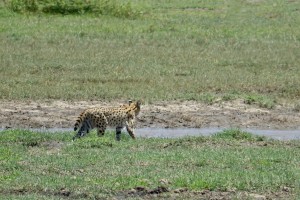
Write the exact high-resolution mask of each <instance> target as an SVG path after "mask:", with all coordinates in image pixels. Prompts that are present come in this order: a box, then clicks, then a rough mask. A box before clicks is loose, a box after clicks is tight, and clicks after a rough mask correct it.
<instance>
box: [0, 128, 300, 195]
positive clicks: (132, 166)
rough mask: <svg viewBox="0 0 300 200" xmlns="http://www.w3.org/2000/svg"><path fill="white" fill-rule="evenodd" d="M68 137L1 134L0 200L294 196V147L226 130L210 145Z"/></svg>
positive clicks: (197, 140)
mask: <svg viewBox="0 0 300 200" xmlns="http://www.w3.org/2000/svg"><path fill="white" fill-rule="evenodd" d="M72 134H73V133H70V132H66V133H36V132H30V131H21V130H8V131H3V132H1V134H0V183H1V184H0V197H1V198H4V199H49V198H50V199H56V198H63V196H64V195H63V194H64V193H63V191H67V192H68V193H69V194H68V195H69V196H68V197H69V198H72V199H73V198H88V199H99V198H108V197H114V196H118V195H120V194H123V193H126V191H129V190H130V189H132V188H136V187H143V188H149V190H150V189H153V188H157V187H159V186H161V184H162V183H161V180H162V179H163V180H165V182H168V184H167V186H166V187H167V188H168V190H169V191H173V190H175V189H178V188H187V190H188V191H190V192H193V191H201V190H205V189H208V190H212V191H230V190H232V189H233V188H234V189H235V190H236V191H238V192H243V191H245V192H249V193H258V194H269V193H270V192H271V193H272V192H277V191H280V188H282V187H288V188H291V190H292V191H290V195H297V194H298V193H297V192H299V191H298V189H299V184H300V183H299V180H300V171H299V164H300V153H299V148H300V143H299V141H298V140H297V141H290V142H283V141H274V140H268V139H266V138H262V137H257V136H253V135H250V134H249V133H244V132H241V131H239V130H226V131H224V132H222V133H218V134H216V135H214V136H211V137H186V138H181V139H157V138H156V139H144V138H138V139H137V140H135V141H134V140H132V139H130V137H129V136H127V135H125V134H124V135H123V138H122V141H121V142H116V141H115V140H114V134H112V133H107V134H106V135H105V136H104V137H102V138H98V137H97V136H96V134H95V132H92V133H91V134H90V135H88V136H87V137H84V138H82V139H80V140H76V141H75V142H72V141H71V138H72Z"/></svg>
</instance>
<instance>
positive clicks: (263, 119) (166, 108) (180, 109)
mask: <svg viewBox="0 0 300 200" xmlns="http://www.w3.org/2000/svg"><path fill="white" fill-rule="evenodd" d="M124 103H126V101H119V102H117V101H116V102H102V101H72V102H71V101H40V102H38V101H1V102H0V128H3V129H5V128H70V129H72V127H73V124H74V122H75V119H76V117H77V116H78V115H79V113H80V112H81V111H82V110H84V109H86V108H89V107H98V106H119V105H121V104H124ZM137 127H138V128H143V127H160V128H161V127H165V128H176V127H181V128H182V127H187V128H208V127H214V128H216V127H220V128H259V129H300V112H298V111H296V110H295V109H293V106H283V105H277V106H276V107H275V108H273V109H266V108H260V107H258V106H256V105H248V104H245V103H244V102H243V100H235V101H232V102H216V103H214V104H212V105H207V104H204V103H199V102H194V101H181V102H179V101H172V102H154V103H152V104H147V103H146V104H145V105H143V106H142V111H141V113H140V115H139V116H138V122H137Z"/></svg>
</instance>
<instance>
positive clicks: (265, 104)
mask: <svg viewBox="0 0 300 200" xmlns="http://www.w3.org/2000/svg"><path fill="white" fill-rule="evenodd" d="M244 102H245V103H246V104H249V105H252V104H256V105H258V106H259V107H261V108H268V109H272V108H274V107H275V105H276V100H275V99H271V98H268V97H265V96H262V95H253V94H249V95H247V96H246V97H245V99H244Z"/></svg>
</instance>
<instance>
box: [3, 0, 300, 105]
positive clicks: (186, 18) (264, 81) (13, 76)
mask: <svg viewBox="0 0 300 200" xmlns="http://www.w3.org/2000/svg"><path fill="white" fill-rule="evenodd" d="M5 2H6V3H4V2H1V3H0V19H1V20H0V46H1V48H0V55H1V56H0V63H1V65H0V71H1V74H0V79H1V84H0V98H1V99H77V100H78V99H82V100H86V99H118V98H126V99H127V98H136V99H139V98H144V99H145V100H148V101H153V100H173V99H183V100H199V101H205V102H208V103H211V102H213V101H214V100H215V99H220V98H221V99H224V100H229V99H232V98H244V99H245V101H247V102H249V103H253V100H254V101H256V103H257V104H258V105H261V106H263V107H267V108H272V107H273V106H274V104H275V103H276V102H278V101H279V100H281V99H284V100H289V101H296V100H297V99H299V97H300V79H299V77H300V67H299V64H300V56H299V55H300V48H299V47H300V26H299V24H300V13H299V10H300V2H299V1H285V0H264V1H250V0H245V1H240V0H233V1H223V0H215V1H194V0H192V1H179V0H174V1H158V0H151V1H150V0H149V1H142V2H141V1H125V3H122V2H123V1H117V0H116V1H97V2H99V5H100V4H101V3H104V4H105V3H108V2H113V3H112V6H107V7H105V6H104V10H105V12H107V13H105V12H104V11H103V12H102V13H103V15H101V12H99V13H97V12H94V10H97V9H94V8H95V7H97V6H95V5H94V4H93V2H96V1H85V2H86V4H84V5H82V4H80V2H81V3H82V2H83V1H72V2H75V3H77V4H75V8H74V9H75V11H74V12H75V13H76V15H73V14H72V13H74V12H73V11H69V10H68V9H69V7H68V6H70V5H69V4H68V2H71V1H70V0H64V1H57V2H66V4H63V3H61V4H57V6H58V7H57V8H55V9H54V8H53V9H50V10H51V12H50V11H49V12H48V11H47V12H46V11H45V12H46V13H45V12H43V10H44V9H45V5H48V4H51V5H52V3H50V2H56V1H46V0H45V1H34V0H31V1H29V0H28V1H21V0H10V1H9V0H8V1H5ZM12 2H13V4H11V3H12ZM20 2H34V4H33V6H35V5H36V4H37V6H36V7H37V8H36V9H35V8H30V6H27V7H26V6H25V7H24V5H23V4H22V5H21V6H19V7H20V8H19V7H18V6H17V9H14V10H16V11H18V12H13V11H12V9H11V5H15V4H20ZM37 2H39V3H37ZM40 2H44V3H40ZM87 2H90V3H87ZM90 4H91V5H92V4H93V5H92V6H91V5H90ZM63 5H64V6H63ZM72 5H73V4H72ZM126 5H128V7H126ZM43 6H44V7H43ZM85 6H90V7H92V8H93V9H94V10H93V9H91V10H88V9H87V8H85ZM93 6H94V7H93ZM100 7H101V6H100ZM72 8H73V7H72ZM28 9H29V10H28ZM80 9H82V10H80ZM126 9H127V10H126ZM31 10H33V11H34V12H29V11H31ZM116 10H120V12H123V11H124V13H126V12H127V11H129V13H130V12H132V13H139V15H138V16H137V17H133V18H131V17H130V16H126V15H123V14H121V15H117V14H114V12H115V11H116ZM90 11H91V12H90ZM116 12H117V11H116ZM52 13H63V14H54V15H53V14H52ZM77 13H79V14H77ZM68 14H72V15H68ZM133 15H134V16H135V14H133ZM231 94H234V95H231ZM248 96H253V97H255V98H252V97H249V98H248ZM256 97H258V98H256Z"/></svg>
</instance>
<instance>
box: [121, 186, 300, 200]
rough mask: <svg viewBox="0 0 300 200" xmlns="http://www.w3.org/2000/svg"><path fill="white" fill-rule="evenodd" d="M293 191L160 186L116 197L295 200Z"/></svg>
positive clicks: (282, 189)
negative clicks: (244, 190) (212, 189)
mask: <svg viewBox="0 0 300 200" xmlns="http://www.w3.org/2000/svg"><path fill="white" fill-rule="evenodd" d="M293 197H295V196H294V195H293V194H291V189H290V188H288V187H282V188H281V190H280V191H278V192H269V193H266V194H257V193H251V192H241V191H236V190H235V189H232V190H228V191H210V190H202V191H189V190H188V189H187V188H179V189H175V190H170V189H168V188H167V187H165V186H159V187H157V188H155V189H147V188H145V187H136V188H133V189H131V190H128V191H122V192H120V193H119V194H117V195H116V197H115V199H131V198H133V199H199V200H204V199H214V200H230V199H251V200H266V199H277V200H279V199H282V200H283V199H291V198H292V199H293Z"/></svg>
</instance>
